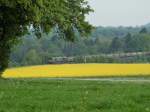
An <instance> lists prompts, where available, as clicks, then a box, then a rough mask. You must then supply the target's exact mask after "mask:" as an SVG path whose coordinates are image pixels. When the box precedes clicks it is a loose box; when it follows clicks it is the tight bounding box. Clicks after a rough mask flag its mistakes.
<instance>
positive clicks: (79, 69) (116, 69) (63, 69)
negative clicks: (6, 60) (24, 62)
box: [3, 64, 150, 78]
mask: <svg viewBox="0 0 150 112" xmlns="http://www.w3.org/2000/svg"><path fill="white" fill-rule="evenodd" d="M134 75H150V64H62V65H61V64H60V65H43V66H31V67H20V68H12V69H7V70H6V71H5V72H4V73H3V77H4V78H39V77H40V78H46V77H53V78H54V77H95V76H98V77H101V76H106V77H107V76H134Z"/></svg>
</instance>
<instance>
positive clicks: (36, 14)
mask: <svg viewBox="0 0 150 112" xmlns="http://www.w3.org/2000/svg"><path fill="white" fill-rule="evenodd" d="M91 11H93V10H92V9H91V8H90V6H89V5H88V3H87V2H86V1H85V0H0V61H1V62H0V71H2V70H4V69H5V68H6V67H7V64H8V57H9V52H10V48H11V47H12V45H14V44H15V41H16V40H17V39H18V37H20V36H22V35H24V34H26V33H27V32H28V31H29V30H31V29H33V30H34V33H35V35H36V36H37V37H41V35H42V32H46V33H48V32H49V31H50V30H51V29H52V28H54V27H55V28H56V29H57V33H58V34H59V36H61V37H63V38H64V39H67V40H71V41H73V40H74V38H75V34H74V32H75V30H77V31H78V32H79V33H80V34H81V35H83V36H86V35H87V34H88V33H89V32H90V31H91V29H92V26H91V25H90V24H89V23H88V22H86V21H85V15H86V14H88V13H89V12H91Z"/></svg>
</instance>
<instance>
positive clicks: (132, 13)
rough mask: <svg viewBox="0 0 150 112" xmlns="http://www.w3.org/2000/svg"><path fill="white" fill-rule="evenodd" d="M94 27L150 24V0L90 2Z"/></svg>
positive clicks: (99, 0)
mask: <svg viewBox="0 0 150 112" xmlns="http://www.w3.org/2000/svg"><path fill="white" fill-rule="evenodd" d="M88 1H89V4H90V6H91V7H92V8H93V9H94V10H95V12H94V13H90V14H89V15H88V16H87V20H88V21H89V22H90V23H91V24H93V25H94V26H140V25H144V24H147V23H150V0H88Z"/></svg>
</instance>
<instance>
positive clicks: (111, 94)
mask: <svg viewBox="0 0 150 112" xmlns="http://www.w3.org/2000/svg"><path fill="white" fill-rule="evenodd" d="M0 112H150V83H144V82H107V81H79V80H50V79H26V80H24V79H21V80H18V79H7V80H4V79H0Z"/></svg>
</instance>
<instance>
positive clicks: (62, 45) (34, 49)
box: [9, 29, 150, 66]
mask: <svg viewBox="0 0 150 112" xmlns="http://www.w3.org/2000/svg"><path fill="white" fill-rule="evenodd" d="M42 36H43V38H41V39H37V38H36V37H35V36H34V34H31V35H26V36H24V37H23V38H22V42H21V43H20V44H19V45H18V46H16V47H15V48H13V49H12V53H11V57H10V63H9V64H10V66H23V65H36V64H46V63H48V60H49V59H50V58H51V57H57V56H85V55H99V54H110V53H123V52H142V51H150V44H149V43H150V34H149V33H148V32H147V31H146V30H144V29H142V30H141V31H140V32H138V33H136V34H130V33H128V34H126V35H125V36H124V37H114V38H113V37H111V38H107V37H105V38H104V37H97V38H95V37H92V36H90V37H89V38H80V37H78V38H76V39H75V42H68V41H64V40H63V39H62V38H59V36H57V34H56V33H54V32H53V33H49V34H48V35H45V34H43V35H42ZM103 59H104V58H103ZM137 59H138V58H137ZM101 62H102V61H101ZM106 62H107V60H106ZM109 62H110V61H109ZM111 62H113V61H112V60H111Z"/></svg>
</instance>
